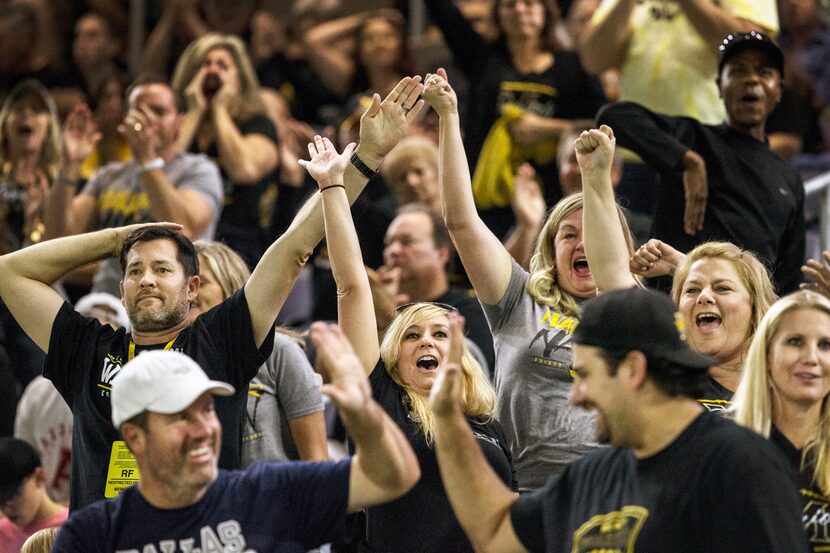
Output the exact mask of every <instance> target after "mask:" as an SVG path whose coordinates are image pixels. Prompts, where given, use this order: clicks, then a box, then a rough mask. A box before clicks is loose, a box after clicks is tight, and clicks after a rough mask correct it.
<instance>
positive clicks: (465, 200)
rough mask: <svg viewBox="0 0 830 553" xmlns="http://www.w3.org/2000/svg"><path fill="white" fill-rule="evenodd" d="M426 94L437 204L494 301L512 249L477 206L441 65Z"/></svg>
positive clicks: (473, 274) (482, 294)
mask: <svg viewBox="0 0 830 553" xmlns="http://www.w3.org/2000/svg"><path fill="white" fill-rule="evenodd" d="M424 98H425V99H426V100H427V101H428V102H429V103H430V105H432V107H433V109H435V111H437V112H438V115H439V117H440V120H439V125H438V150H439V156H438V175H439V179H440V182H441V207H442V209H443V212H444V221H445V222H446V223H447V228H448V229H449V231H450V235H451V236H452V241H453V243H454V244H455V248H456V250H457V251H458V255H459V257H461V262H462V263H463V264H464V268H465V269H466V270H467V275H468V276H469V277H470V282H472V284H473V288H475V291H476V294H477V295H478V297H479V299H480V300H481V301H483V302H484V303H488V304H495V303H498V302H499V300H500V299H501V298H502V296H504V293H505V292H506V291H507V285H508V284H509V283H510V273H511V271H512V262H511V261H510V254H509V253H508V252H507V250H506V249H505V248H504V246H503V245H502V243H501V242H500V241H499V239H498V238H497V237H496V236H495V235H494V234H493V233H492V232H491V231H490V229H489V228H487V225H485V224H484V221H482V220H481V217H479V215H478V211H476V205H475V201H474V200H473V190H472V185H471V180H470V168H469V166H468V165H467V157H466V156H465V154H464V144H463V142H462V140H461V123H460V120H459V117H458V101H457V99H456V96H455V91H453V89H452V87H451V86H450V84H449V82H448V81H447V73H446V72H445V71H444V70H443V69H439V70H438V74H436V75H429V76H428V77H427V85H426V88H425V89H424Z"/></svg>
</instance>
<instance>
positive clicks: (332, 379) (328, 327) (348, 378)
mask: <svg viewBox="0 0 830 553" xmlns="http://www.w3.org/2000/svg"><path fill="white" fill-rule="evenodd" d="M311 341H312V343H313V344H314V347H315V348H316V349H317V368H318V370H320V372H321V373H322V374H323V378H324V379H325V380H326V381H327V382H329V383H328V384H324V385H323V387H322V389H321V391H322V393H323V394H325V395H327V396H329V397H330V398H331V399H332V401H334V403H335V405H337V408H338V410H339V411H340V414H341V416H344V419H345V418H348V419H350V420H352V421H354V420H356V419H360V418H361V417H362V416H365V415H366V414H367V413H366V407H367V406H368V405H370V404H371V402H372V389H371V387H370V385H369V379H368V378H366V371H365V370H364V368H363V366H362V365H361V363H360V359H359V358H358V357H357V355H356V354H355V352H354V349H353V348H352V345H351V344H350V343H349V340H348V338H346V335H345V334H343V331H342V330H341V329H340V327H339V326H337V325H335V324H328V323H322V322H316V323H314V324H312V325H311Z"/></svg>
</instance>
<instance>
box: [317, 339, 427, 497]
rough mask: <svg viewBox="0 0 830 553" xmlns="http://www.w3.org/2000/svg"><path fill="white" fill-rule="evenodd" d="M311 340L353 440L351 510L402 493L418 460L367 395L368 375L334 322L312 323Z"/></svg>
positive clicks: (413, 476)
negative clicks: (331, 323) (328, 323)
mask: <svg viewBox="0 0 830 553" xmlns="http://www.w3.org/2000/svg"><path fill="white" fill-rule="evenodd" d="M311 340H312V342H313V343H314V346H315V347H316V348H317V358H318V362H319V364H320V367H321V368H322V369H323V370H324V372H326V373H328V376H329V378H330V380H331V384H326V385H324V386H323V393H324V394H326V395H328V396H329V397H330V398H331V399H332V400H333V401H334V403H335V404H336V405H337V408H338V410H339V412H340V418H341V420H342V421H343V424H344V425H345V427H346V431H347V432H348V433H349V436H350V437H351V438H352V440H353V441H354V445H355V454H354V457H353V458H352V469H351V473H350V475H349V501H348V510H349V512H350V513H353V512H355V511H359V510H361V509H363V508H365V507H370V506H372V505H377V504H379V503H385V502H387V501H391V500H393V499H397V498H398V497H400V496H402V495H403V494H405V493H406V492H407V491H409V490H410V489H411V488H412V486H414V485H415V483H416V482H417V481H418V479H419V478H420V476H421V471H420V468H419V467H418V460H417V459H416V457H415V453H414V452H413V451H412V447H411V446H410V445H409V442H408V441H407V439H406V437H404V435H403V433H402V432H401V430H400V429H399V428H398V426H397V425H396V424H395V423H394V422H393V421H392V419H390V418H389V416H388V415H387V414H386V413H385V412H384V411H383V408H382V407H381V406H380V405H378V404H377V403H376V402H375V401H374V400H373V399H372V390H371V388H370V386H369V380H368V379H367V378H366V373H365V372H364V370H363V367H362V366H361V362H360V360H359V359H358V358H357V355H355V352H354V349H353V348H352V346H351V345H350V344H349V341H348V339H346V336H345V335H344V333H343V331H342V330H340V328H338V327H337V326H336V325H327V324H325V323H314V325H312V327H311Z"/></svg>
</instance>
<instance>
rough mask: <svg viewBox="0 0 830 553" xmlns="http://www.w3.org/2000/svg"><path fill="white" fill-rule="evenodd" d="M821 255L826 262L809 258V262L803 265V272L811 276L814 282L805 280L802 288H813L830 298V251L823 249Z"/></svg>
mask: <svg viewBox="0 0 830 553" xmlns="http://www.w3.org/2000/svg"><path fill="white" fill-rule="evenodd" d="M821 257H822V259H823V260H824V263H822V262H821V261H817V260H815V259H808V260H807V263H805V264H804V265H802V267H801V272H802V273H804V275H805V276H807V277H809V278H811V279H812V280H813V282H805V283H803V284H802V285H801V288H802V289H807V290H813V291H814V292H818V293H819V294H823V295H825V296H827V297H828V298H830V269H828V268H827V265H830V252H829V251H826V250H825V251H823V252H822V253H821ZM826 264H827V265H826Z"/></svg>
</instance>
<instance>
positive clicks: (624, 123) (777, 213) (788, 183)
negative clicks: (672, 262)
mask: <svg viewBox="0 0 830 553" xmlns="http://www.w3.org/2000/svg"><path fill="white" fill-rule="evenodd" d="M783 76H784V56H783V54H782V53H781V50H780V49H779V48H778V46H777V45H776V44H775V43H774V42H773V41H772V40H771V39H769V38H768V37H766V36H765V35H763V34H760V33H756V32H752V33H736V34H734V35H729V36H728V37H727V38H726V39H725V40H724V41H723V44H722V45H721V47H720V61H719V70H718V79H717V83H718V89H719V90H720V95H721V98H722V99H723V104H724V107H725V108H726V120H725V122H724V123H723V124H722V125H704V124H703V123H701V122H699V121H697V120H696V119H692V118H691V117H671V116H668V115H663V114H660V113H655V112H653V111H651V110H649V109H647V108H645V107H643V106H641V105H639V104H635V103H632V102H620V103H617V104H611V105H608V106H605V107H603V108H602V109H601V110H600V112H599V114H598V115H597V126H600V125H608V126H610V127H611V128H612V129H614V135H615V136H616V138H617V144H618V145H619V146H623V147H625V148H628V149H630V150H632V151H633V152H635V153H636V154H637V155H639V156H640V157H641V158H643V160H644V161H645V162H646V163H647V164H648V165H649V166H651V167H652V168H653V169H654V170H655V171H657V172H658V173H659V175H660V183H659V186H658V187H657V188H656V190H655V212H654V221H653V224H652V229H651V232H652V236H653V237H655V238H659V239H660V240H662V241H664V242H666V243H668V244H670V245H671V246H672V247H674V248H676V249H678V250H680V251H682V252H688V251H689V250H691V249H692V248H694V247H695V246H697V245H698V244H702V243H703V242H706V241H710V240H727V241H729V242H733V243H734V244H737V245H738V246H740V247H742V248H745V249H747V250H750V251H752V252H754V253H755V254H756V255H757V256H758V257H759V258H760V259H761V260H762V261H763V262H764V263H765V264H766V266H767V268H768V269H769V270H770V273H771V274H772V277H773V282H774V283H775V285H776V289H777V291H778V293H779V294H781V295H783V294H786V293H789V292H792V291H794V290H797V289H798V285H799V282H801V265H802V264H803V263H804V232H805V225H804V186H803V185H802V183H801V178H800V177H799V176H798V174H797V173H796V172H795V171H794V170H793V168H792V167H791V166H790V165H789V164H788V163H787V162H786V161H784V160H783V159H781V158H780V157H778V156H777V155H776V154H774V153H773V152H772V151H771V150H770V149H769V145H768V141H767V138H766V122H767V117H768V116H769V114H770V113H771V112H772V110H773V109H774V108H775V106H776V105H777V104H778V102H779V101H780V100H781V82H782V79H783ZM666 284H668V285H670V283H666V282H664V281H662V280H661V281H660V282H659V286H660V287H663V286H664V285H666Z"/></svg>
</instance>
